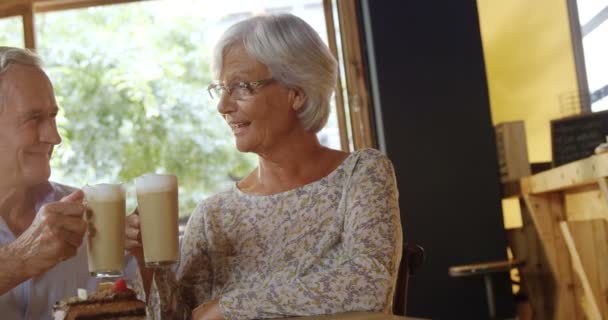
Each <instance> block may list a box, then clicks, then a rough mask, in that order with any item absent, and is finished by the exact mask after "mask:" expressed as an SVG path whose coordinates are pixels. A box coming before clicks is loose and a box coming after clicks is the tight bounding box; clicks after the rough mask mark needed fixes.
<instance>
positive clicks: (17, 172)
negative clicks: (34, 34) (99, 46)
mask: <svg viewBox="0 0 608 320" xmlns="http://www.w3.org/2000/svg"><path fill="white" fill-rule="evenodd" d="M57 110H58V109H57V103H56V102H55V97H54V94H53V87H52V85H51V82H50V81H49V78H48V77H47V76H46V74H45V73H44V71H42V69H41V67H40V60H39V58H38V57H37V56H36V55H34V54H33V53H31V52H29V51H26V50H23V49H17V48H8V47H0V177H1V178H0V317H1V318H2V319H49V318H51V307H52V305H53V304H54V303H55V301H58V300H60V299H62V298H64V297H67V296H74V295H76V293H77V289H78V288H87V289H88V290H93V289H94V287H95V285H96V279H94V278H91V277H89V274H88V268H87V256H86V248H85V246H81V243H82V241H83V236H84V234H85V231H86V222H85V221H84V220H83V217H82V215H83V212H84V207H83V205H82V199H83V193H82V191H80V190H75V189H72V188H69V187H66V186H63V185H60V184H57V183H53V182H49V181H48V179H49V176H50V170H51V169H50V165H49V159H50V157H51V154H52V152H53V147H54V146H55V145H57V144H59V143H60V142H61V137H60V136H59V133H58V132H57V126H56V123H55V117H56V115H57Z"/></svg>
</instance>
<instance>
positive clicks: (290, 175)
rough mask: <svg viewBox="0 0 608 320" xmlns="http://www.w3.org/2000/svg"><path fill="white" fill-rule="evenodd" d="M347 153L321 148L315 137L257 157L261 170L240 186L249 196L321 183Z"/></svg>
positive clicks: (283, 146) (299, 140)
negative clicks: (317, 181) (320, 180)
mask: <svg viewBox="0 0 608 320" xmlns="http://www.w3.org/2000/svg"><path fill="white" fill-rule="evenodd" d="M347 155H348V154H347V153H344V152H340V151H335V150H331V149H328V148H326V147H324V146H322V145H321V144H320V143H319V140H318V139H317V137H316V135H314V134H313V135H311V136H309V137H307V138H306V139H298V140H297V141H295V142H292V143H287V142H286V143H283V144H282V145H281V146H278V147H276V148H274V149H273V150H271V151H269V152H264V153H260V154H258V156H259V162H258V167H257V168H256V170H254V171H253V172H252V173H251V174H250V175H249V176H248V177H246V178H245V179H243V181H241V183H239V188H240V189H241V190H242V191H244V192H247V193H253V194H262V195H268V194H274V193H279V192H283V191H287V190H291V189H294V188H297V187H300V186H303V185H305V184H308V183H311V182H313V181H316V180H319V179H321V178H322V177H324V176H326V175H328V174H329V173H330V172H331V171H332V170H333V169H335V168H336V167H337V166H338V165H339V164H340V163H341V162H342V161H343V160H344V158H346V156H347Z"/></svg>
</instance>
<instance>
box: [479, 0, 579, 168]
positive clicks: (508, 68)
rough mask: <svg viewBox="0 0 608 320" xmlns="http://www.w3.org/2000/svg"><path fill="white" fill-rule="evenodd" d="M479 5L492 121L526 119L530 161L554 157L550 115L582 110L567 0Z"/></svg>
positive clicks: (487, 1) (516, 0)
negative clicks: (552, 154)
mask: <svg viewBox="0 0 608 320" xmlns="http://www.w3.org/2000/svg"><path fill="white" fill-rule="evenodd" d="M477 5H478V7H479V20H480V26H481V35H482V39H483V51H484V57H485V63H486V73H487V77H488V89H489V92H490V105H491V110H492V121H493V122H494V124H497V123H500V122H506V121H514V120H525V123H526V134H527V137H528V138H527V140H528V153H529V158H530V162H550V161H551V136H550V126H549V121H550V120H551V119H557V118H561V117H564V116H567V115H570V114H574V113H578V112H579V110H580V105H579V103H578V100H577V94H576V93H577V92H578V84H577V78H576V69H575V64H574V54H573V50H572V41H571V38H570V25H569V18H568V10H567V0H535V1H530V0H509V1H496V0H477ZM573 99H574V100H573Z"/></svg>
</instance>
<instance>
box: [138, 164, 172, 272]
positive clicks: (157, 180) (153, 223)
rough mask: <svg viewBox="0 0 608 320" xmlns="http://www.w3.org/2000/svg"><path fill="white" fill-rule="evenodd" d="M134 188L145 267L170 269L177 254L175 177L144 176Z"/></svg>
mask: <svg viewBox="0 0 608 320" xmlns="http://www.w3.org/2000/svg"><path fill="white" fill-rule="evenodd" d="M135 188H136V190H137V207H138V211H139V219H140V225H141V236H142V242H143V248H144V259H145V261H146V265H147V266H163V265H170V264H172V263H174V262H175V261H177V255H178V251H179V245H178V225H177V218H178V210H179V209H178V198H177V177H176V176H175V175H160V174H146V175H143V176H141V177H139V178H137V179H135Z"/></svg>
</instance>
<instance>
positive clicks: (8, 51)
mask: <svg viewBox="0 0 608 320" xmlns="http://www.w3.org/2000/svg"><path fill="white" fill-rule="evenodd" d="M13 64H22V65H29V66H34V67H37V68H40V69H42V61H41V60H40V58H39V57H38V55H36V54H35V53H34V52H32V51H30V50H28V49H21V48H13V47H1V46H0V88H2V78H3V77H2V75H3V74H4V73H5V72H6V71H7V70H8V69H9V68H10V66H11V65H13ZM3 109H4V103H3V99H2V94H1V92H0V112H2V110H3Z"/></svg>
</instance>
